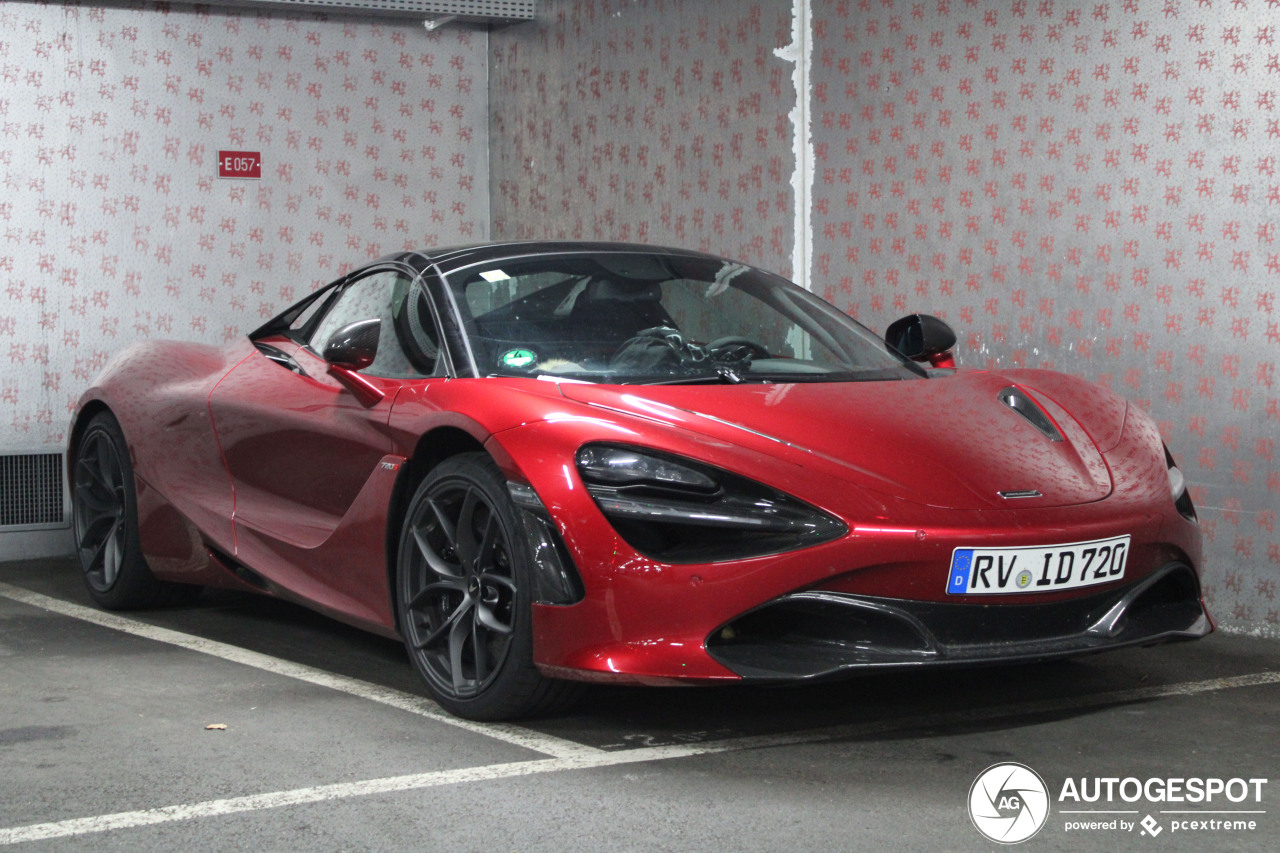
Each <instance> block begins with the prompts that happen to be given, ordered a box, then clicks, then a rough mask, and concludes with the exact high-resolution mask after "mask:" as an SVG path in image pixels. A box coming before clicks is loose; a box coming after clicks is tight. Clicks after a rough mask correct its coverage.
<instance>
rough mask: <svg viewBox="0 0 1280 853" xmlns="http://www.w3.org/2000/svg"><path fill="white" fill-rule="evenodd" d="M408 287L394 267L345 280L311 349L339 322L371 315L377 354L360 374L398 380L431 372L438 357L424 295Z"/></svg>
mask: <svg viewBox="0 0 1280 853" xmlns="http://www.w3.org/2000/svg"><path fill="white" fill-rule="evenodd" d="M411 285H412V279H411V278H410V277H409V276H408V275H406V274H405V273H402V272H399V271H396V270H385V271H382V272H375V273H373V274H371V275H367V276H365V277H364V278H360V279H357V280H356V281H353V282H351V283H350V284H348V285H347V286H346V287H345V288H343V291H342V293H340V294H338V297H337V299H336V300H334V302H333V304H332V306H331V307H330V309H329V311H328V313H326V314H325V316H324V317H323V318H321V320H320V323H319V325H317V326H316V330H315V332H314V334H312V336H311V340H310V341H309V345H310V347H311V349H312V350H314V351H315V352H317V353H323V352H324V345H325V343H326V342H328V340H329V338H330V337H332V336H333V333H334V332H336V331H338V330H339V329H341V328H342V327H343V326H346V325H347V324H349V323H355V322H357V321H360V320H370V319H373V318H377V319H379V320H381V321H382V325H381V328H380V330H379V333H378V354H377V357H376V358H375V359H374V362H373V364H371V365H369V366H368V367H366V368H365V369H364V370H363V371H361V372H362V373H368V374H370V375H373V376H390V377H404V378H411V377H415V376H431V375H434V373H435V370H436V363H437V360H438V356H439V343H438V341H437V340H436V328H435V323H434V321H433V320H432V317H431V309H430V307H429V306H428V305H427V300H426V297H425V296H424V295H423V294H422V292H421V290H420V289H417V288H413V287H412V286H411ZM410 303H412V304H410Z"/></svg>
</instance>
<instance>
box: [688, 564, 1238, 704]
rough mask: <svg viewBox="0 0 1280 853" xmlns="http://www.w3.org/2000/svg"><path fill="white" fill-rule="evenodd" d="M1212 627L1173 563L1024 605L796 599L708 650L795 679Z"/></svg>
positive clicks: (750, 669) (1147, 640) (764, 673)
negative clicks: (1083, 593)
mask: <svg viewBox="0 0 1280 853" xmlns="http://www.w3.org/2000/svg"><path fill="white" fill-rule="evenodd" d="M1212 630H1213V626H1212V623H1211V622H1210V620H1209V617H1208V615H1207V614H1206V613H1205V611H1204V608H1203V606H1202V605H1201V603H1200V586H1199V583H1198V581H1197V579H1196V575H1195V573H1194V572H1193V571H1192V570H1191V568H1190V567H1189V566H1187V565H1186V564H1184V563H1169V564H1167V565H1165V566H1163V567H1161V568H1160V569H1158V570H1156V571H1154V572H1152V573H1150V574H1148V575H1147V576H1146V577H1144V578H1143V579H1142V580H1140V581H1137V582H1136V583H1132V584H1129V585H1127V586H1124V587H1120V588H1118V589H1111V590H1107V591H1106V592H1102V593H1098V594H1095V595H1091V596H1088V597H1085V598H1076V599H1071V600H1068V601H1058V602H1053V603H1040V604H1028V605H1008V604H1004V605H984V604H969V603H965V604H950V603H938V602H927V601H905V600H900V599H886V598H874V597H869V596H858V595H850V594H847V593H839V592H825V591H807V592H799V593H794V594H791V595H785V596H782V597H780V598H778V599H776V600H774V601H771V602H769V603H768V604H765V605H764V606H762V607H759V608H757V609H755V610H753V611H751V612H749V613H747V614H744V615H743V616H741V617H739V618H737V619H734V620H733V621H732V622H730V623H728V624H727V625H725V626H723V627H722V628H720V629H718V630H717V631H715V632H713V633H712V634H711V636H710V637H709V638H708V639H707V643H706V650H707V653H708V654H710V656H711V657H712V658H714V659H715V660H716V661H717V662H718V663H720V664H721V665H723V666H724V667H725V668H726V669H728V670H730V671H731V672H733V673H734V674H736V675H738V676H740V677H741V678H743V679H747V680H753V681H794V680H817V679H826V678H833V677H838V676H841V675H846V674H852V673H853V672H856V671H860V670H868V669H885V668H911V667H919V666H926V665H941V664H979V663H995V662H1001V663H1003V662H1010V661H1028V660H1045V659H1050V658H1056V657H1067V656H1074V655H1080V654H1086V653H1089V652H1098V651H1105V650H1108V649H1114V648H1120V647H1123V646H1132V645H1150V644H1154V643H1161V642H1169V641H1173V640H1194V639H1198V638H1200V637H1203V636H1205V635H1206V634H1208V633H1209V632H1211V631H1212Z"/></svg>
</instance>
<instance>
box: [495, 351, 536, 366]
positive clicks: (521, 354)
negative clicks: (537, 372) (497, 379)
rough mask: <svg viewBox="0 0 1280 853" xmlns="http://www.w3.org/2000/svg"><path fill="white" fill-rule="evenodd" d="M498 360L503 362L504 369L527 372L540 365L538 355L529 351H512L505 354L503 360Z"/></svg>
mask: <svg viewBox="0 0 1280 853" xmlns="http://www.w3.org/2000/svg"><path fill="white" fill-rule="evenodd" d="M498 360H499V361H501V362H502V366H503V367H509V368H511V369H513V370H525V369H526V368H530V367H533V366H534V365H535V364H537V363H538V354H537V353H536V352H534V351H533V350H528V349H512V350H507V351H506V352H504V353H503V354H502V358H500V359H498Z"/></svg>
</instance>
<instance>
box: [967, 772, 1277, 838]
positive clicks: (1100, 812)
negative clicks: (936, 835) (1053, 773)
mask: <svg viewBox="0 0 1280 853" xmlns="http://www.w3.org/2000/svg"><path fill="white" fill-rule="evenodd" d="M1267 784H1268V780H1267V779H1259V778H1247V779H1246V778H1242V777H1232V778H1221V777H1200V776H1185V777H1184V776H1177V777H1173V776H1171V777H1167V778H1161V777H1153V778H1147V779H1139V778H1137V777H1133V776H1127V777H1121V776H1080V777H1073V776H1068V777H1067V778H1066V779H1065V780H1063V782H1062V786H1061V788H1060V789H1059V790H1058V796H1057V802H1058V814H1059V816H1060V817H1061V818H1062V829H1063V831H1064V832H1066V833H1072V834H1080V833H1099V832H1102V833H1125V834H1128V833H1134V834H1135V835H1137V836H1139V837H1145V838H1148V839H1154V838H1156V837H1158V836H1159V835H1160V834H1161V833H1163V832H1165V831H1166V830H1168V832H1169V833H1170V835H1171V836H1172V835H1183V834H1187V833H1193V834H1196V835H1200V836H1205V835H1223V834H1233V833H1249V832H1256V831H1257V830H1258V826H1259V821H1260V820H1261V819H1262V818H1263V816H1265V815H1266V813H1267V812H1266V808H1265V807H1264V803H1263V794H1264V791H1265V788H1266V785H1267ZM968 806H969V818H970V820H972V821H973V826H974V828H975V829H977V830H978V832H979V833H981V834H982V835H983V837H985V838H987V839H988V840H990V841H994V842H997V843H999V844H1019V843H1021V842H1023V841H1026V840H1027V839H1029V838H1032V837H1033V836H1035V834H1036V833H1038V832H1039V831H1040V830H1041V829H1043V828H1044V826H1045V824H1046V823H1048V821H1049V813H1050V810H1051V796H1050V794H1049V787H1048V786H1047V785H1046V784H1045V781H1044V778H1043V777H1042V776H1041V775H1040V774H1039V773H1037V772H1036V771H1034V770H1032V769H1031V768H1030V767H1028V766H1026V765H1025V764H1018V763H1016V762H1004V763H1001V764H993V765H992V766H990V767H988V768H987V769H986V770H984V771H982V772H981V773H979V774H978V777H977V778H976V779H974V780H973V785H971V786H970V788H969V802H968ZM1187 806H1192V807H1193V808H1188V807H1187ZM1206 840H1207V839H1206Z"/></svg>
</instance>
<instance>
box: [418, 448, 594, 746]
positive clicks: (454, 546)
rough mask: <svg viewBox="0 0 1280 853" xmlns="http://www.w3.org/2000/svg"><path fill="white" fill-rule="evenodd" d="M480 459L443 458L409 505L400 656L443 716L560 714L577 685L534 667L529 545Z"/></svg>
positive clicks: (501, 482) (487, 462)
mask: <svg viewBox="0 0 1280 853" xmlns="http://www.w3.org/2000/svg"><path fill="white" fill-rule="evenodd" d="M520 531H521V527H520V524H519V521H518V519H517V518H516V511H515V506H514V505H513V504H512V502H511V498H510V496H509V495H508V494H507V488H506V480H505V478H504V477H503V476H502V474H501V473H500V472H499V471H498V467H497V466H496V465H495V464H494V463H493V460H492V459H490V458H489V456H488V455H487V454H484V453H468V454H464V455H460V456H454V457H450V458H449V459H446V460H445V461H443V462H441V463H440V464H439V465H438V466H436V468H434V469H433V470H432V471H431V472H430V473H429V474H428V475H427V477H426V478H425V479H424V480H423V481H422V483H421V485H419V487H418V489H417V491H416V492H415V493H414V496H413V499H412V500H411V501H410V503H409V509H408V511H407V512H406V514H405V520H404V526H403V528H402V530H401V535H400V546H399V551H398V554H397V561H396V587H397V588H396V601H397V607H398V609H399V617H400V629H401V633H402V634H403V635H404V643H405V649H406V650H407V651H408V653H409V658H410V659H411V660H412V661H413V665H414V667H415V668H416V669H417V670H418V674H419V675H421V676H422V679H423V681H424V682H425V683H426V685H427V689H428V691H429V692H430V693H431V696H432V698H434V699H435V700H436V701H437V702H438V703H439V704H440V705H441V707H443V708H444V709H445V710H447V711H449V712H450V713H452V714H454V715H456V716H459V717H463V718H465V719H469V720H482V721H493V720H510V719H515V718H518V717H526V716H532V715H536V714H545V713H550V712H551V711H554V710H559V709H561V708H563V707H565V706H566V705H567V704H568V703H569V702H571V701H573V700H575V699H576V698H577V697H578V695H579V694H580V693H581V686H580V685H578V684H576V683H573V682H566V681H557V680H554V679H549V678H544V677H543V676H542V675H541V674H540V673H539V672H538V670H537V667H535V666H534V663H533V626H532V624H531V622H532V609H531V596H530V588H531V586H532V577H531V574H530V572H531V569H530V565H529V555H528V546H527V545H526V543H525V540H524V538H523V537H522V536H521V534H520Z"/></svg>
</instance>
